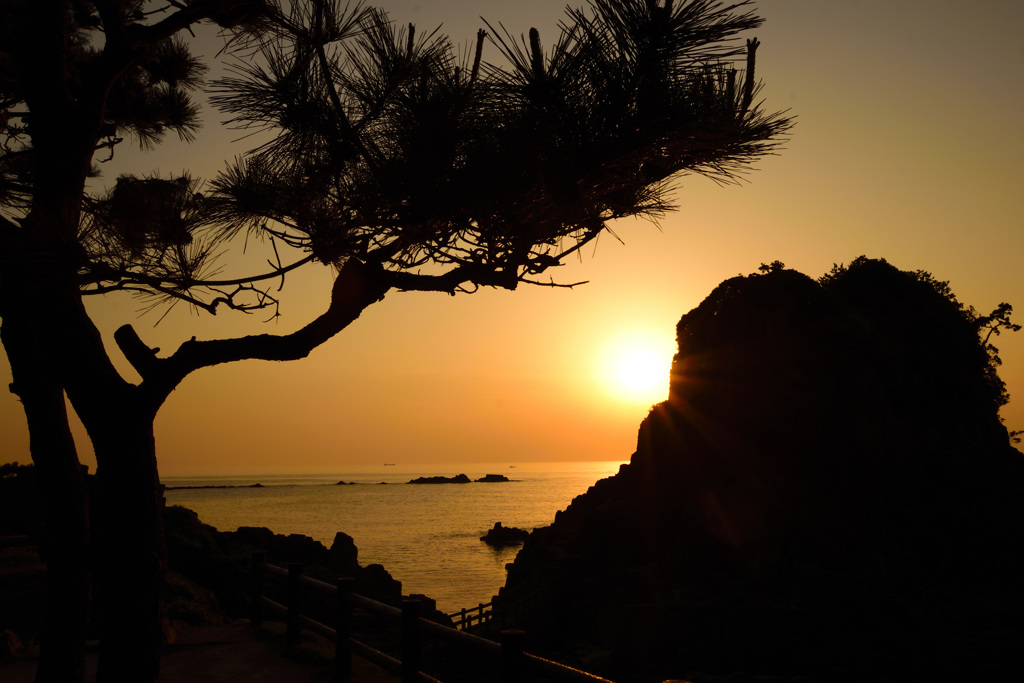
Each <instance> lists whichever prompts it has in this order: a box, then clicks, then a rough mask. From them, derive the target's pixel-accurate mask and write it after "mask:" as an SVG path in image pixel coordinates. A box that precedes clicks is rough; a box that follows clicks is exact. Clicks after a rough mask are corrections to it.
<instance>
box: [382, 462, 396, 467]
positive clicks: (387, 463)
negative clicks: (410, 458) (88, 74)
mask: <svg viewBox="0 0 1024 683" xmlns="http://www.w3.org/2000/svg"><path fill="white" fill-rule="evenodd" d="M394 466H395V463H393V462H386V463H384V467H394Z"/></svg>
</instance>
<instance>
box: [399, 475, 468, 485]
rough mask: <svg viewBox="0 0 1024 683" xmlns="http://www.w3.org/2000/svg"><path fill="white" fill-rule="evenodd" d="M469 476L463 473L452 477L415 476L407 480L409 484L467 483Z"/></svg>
mask: <svg viewBox="0 0 1024 683" xmlns="http://www.w3.org/2000/svg"><path fill="white" fill-rule="evenodd" d="M469 482H470V479H469V477H467V476H466V475H465V474H457V475H455V476H454V477H441V476H437V477H417V478H416V479H412V480H410V481H409V483H410V484H468V483H469Z"/></svg>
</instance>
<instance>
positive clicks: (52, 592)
mask: <svg viewBox="0 0 1024 683" xmlns="http://www.w3.org/2000/svg"><path fill="white" fill-rule="evenodd" d="M5 289H6V288H5ZM8 292H9V289H7V292H5V293H8ZM0 315H2V317H3V325H2V327H0V337H2V339H3V344H4V347H5V349H6V351H7V356H8V359H9V361H10V365H11V372H12V376H13V379H14V382H13V383H12V384H11V387H10V388H11V391H12V392H13V393H15V394H16V395H17V396H18V397H19V398H20V399H21V402H22V404H23V406H24V410H25V415H26V418H27V420H28V427H29V435H30V450H31V454H32V460H33V462H34V463H35V466H36V476H37V485H38V486H39V490H40V494H41V500H42V514H43V518H44V519H43V522H44V527H43V528H44V538H43V539H42V544H41V554H42V558H43V561H44V562H45V563H46V603H45V607H44V622H43V624H44V625H43V632H42V635H41V642H40V653H39V665H38V667H37V673H36V681H37V683H50V682H61V683H63V682H65V681H66V682H70V683H76V682H80V681H82V680H83V676H84V661H83V660H84V655H85V638H86V628H87V626H88V618H89V593H90V590H89V587H90V582H89V563H88V555H89V552H88V542H89V517H88V502H87V496H86V489H85V481H84V478H83V476H82V467H81V465H80V464H79V461H78V454H77V452H76V450H75V443H74V440H73V438H72V435H71V429H70V427H69V425H68V417H67V409H66V404H65V402H64V391H63V389H62V386H61V384H60V382H59V381H58V380H57V378H56V377H55V376H54V374H53V370H54V368H53V363H52V362H51V361H50V359H49V358H47V354H46V353H45V352H44V351H43V350H42V349H43V348H44V346H43V344H42V343H41V342H40V338H39V328H38V326H37V325H36V324H35V323H34V319H37V318H38V313H37V312H36V314H35V315H33V309H32V307H31V306H29V305H27V304H26V302H25V301H24V300H21V301H11V299H10V298H7V299H6V300H5V301H3V302H0Z"/></svg>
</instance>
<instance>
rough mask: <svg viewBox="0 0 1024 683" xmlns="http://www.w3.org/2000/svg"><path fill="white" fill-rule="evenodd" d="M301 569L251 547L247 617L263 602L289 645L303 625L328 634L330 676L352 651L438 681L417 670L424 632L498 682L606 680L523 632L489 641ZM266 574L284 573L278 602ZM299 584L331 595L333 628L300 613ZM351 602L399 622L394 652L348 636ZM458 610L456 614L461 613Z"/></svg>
mask: <svg viewBox="0 0 1024 683" xmlns="http://www.w3.org/2000/svg"><path fill="white" fill-rule="evenodd" d="M302 570H303V567H302V565H301V564H297V563H291V564H289V565H288V566H287V568H284V567H278V566H276V565H273V564H269V563H267V562H265V556H264V553H254V554H253V557H252V595H251V603H250V609H251V613H250V619H251V621H252V623H253V625H254V626H259V625H261V624H262V623H263V618H264V610H265V609H266V608H269V609H270V610H272V611H275V612H277V613H279V614H281V615H283V616H284V618H285V623H286V629H285V638H286V642H287V643H288V646H289V647H295V646H296V645H298V643H299V639H300V636H301V632H302V629H304V628H305V629H308V630H309V631H312V632H313V633H316V634H319V635H321V636H323V637H325V638H328V639H330V640H333V641H334V653H335V660H334V678H335V680H336V681H344V680H347V679H348V678H349V677H350V676H351V673H352V655H357V656H359V657H362V658H363V659H366V660H369V661H370V662H373V663H374V664H376V665H377V666H380V667H381V668H383V669H385V670H387V671H390V672H391V673H393V674H395V675H398V676H400V677H401V679H402V683H412V682H413V681H417V682H418V681H427V682H428V683H441V682H440V681H438V680H437V679H436V678H433V677H432V676H430V675H429V674H427V673H424V672H423V671H421V670H420V669H421V661H422V659H421V654H422V652H421V648H422V645H423V641H424V639H425V638H426V637H432V638H436V639H438V640H440V641H444V642H446V643H449V644H451V645H454V646H455V647H457V648H459V649H460V650H464V651H465V652H466V653H467V654H468V653H470V652H472V653H474V654H476V655H484V656H485V657H486V658H487V659H489V660H490V662H491V664H490V666H491V667H492V672H498V675H499V677H500V680H501V681H502V683H527V682H528V681H531V680H534V679H535V678H538V677H541V676H542V677H544V679H545V680H557V681H578V682H580V683H612V682H611V681H609V680H607V679H605V678H601V677H599V676H595V675H593V674H589V673H587V672H585V671H580V670H579V669H574V668H572V667H569V666H565V665H563V664H559V663H558V662H553V661H551V660H548V659H544V658H543V657H538V656H536V655H532V654H530V653H528V652H523V641H524V637H525V635H526V634H525V632H523V631H520V630H515V629H506V630H503V631H501V638H500V642H494V641H492V640H487V639H485V638H480V637H479V636H475V635H472V634H470V633H467V632H466V631H464V630H463V631H460V630H457V629H455V628H451V627H448V626H444V625H442V624H438V623H436V622H433V621H428V620H426V619H423V618H421V617H420V615H419V611H420V601H419V600H417V599H404V600H403V601H402V606H401V608H398V607H393V606H391V605H386V604H384V603H382V602H378V601H376V600H372V599H370V598H367V597H365V596H363V595H359V594H358V593H355V592H353V591H352V584H353V580H352V579H350V578H344V577H343V578H339V579H337V581H336V583H335V584H334V585H332V584H329V583H325V582H323V581H318V580H316V579H313V578H311V577H308V576H303V573H302ZM270 576H278V577H281V578H284V579H285V581H286V586H285V603H284V604H281V603H279V602H276V601H274V600H271V599H270V598H268V597H267V596H266V595H264V583H265V581H266V579H267V578H269V577H270ZM303 586H306V587H308V588H312V589H313V590H315V591H317V592H319V593H322V594H326V595H333V597H334V613H335V614H334V616H335V628H331V627H329V626H327V625H325V624H322V623H320V622H318V621H315V620H313V619H311V618H309V617H308V616H306V615H305V614H303V613H302V590H301V589H302V587H303ZM357 607H358V608H361V609H364V610H367V611H369V612H371V613H373V614H377V615H381V616H384V617H387V618H388V619H391V620H394V621H397V622H398V623H400V624H401V641H400V642H401V646H400V650H401V653H400V658H396V657H393V656H391V655H389V654H387V653H385V652H382V651H380V650H378V649H376V648H373V647H370V646H369V645H366V644H365V643H362V642H360V641H358V640H356V639H354V638H353V637H352V611H353V608H357ZM486 607H488V605H481V606H480V607H479V608H478V609H477V612H478V614H476V615H474V614H471V613H468V614H466V618H470V617H471V618H477V617H479V618H480V619H482V618H483V615H484V614H485V612H484V608H486ZM470 612H472V611H470ZM459 614H460V616H462V613H459ZM465 621H466V619H464V623H465Z"/></svg>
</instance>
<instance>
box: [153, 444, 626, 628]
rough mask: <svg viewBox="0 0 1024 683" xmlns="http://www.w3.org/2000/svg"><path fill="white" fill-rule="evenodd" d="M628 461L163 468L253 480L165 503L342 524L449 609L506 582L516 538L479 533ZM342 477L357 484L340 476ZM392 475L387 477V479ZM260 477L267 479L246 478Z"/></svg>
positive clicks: (234, 517)
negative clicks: (505, 541) (493, 542)
mask: <svg viewBox="0 0 1024 683" xmlns="http://www.w3.org/2000/svg"><path fill="white" fill-rule="evenodd" d="M621 464H622V463H621V462H584V463H578V462H574V463H523V464H518V465H516V466H515V467H510V466H509V465H508V464H507V463H505V464H495V463H460V464H439V465H416V466H415V467H411V466H410V467H403V466H402V465H401V464H399V465H396V466H388V467H375V468H364V469H362V470H353V471H350V472H341V473H338V474H330V475H303V476H282V475H268V476H252V477H206V478H192V477H165V478H164V480H163V483H164V484H165V485H167V486H168V487H176V486H240V487H246V488H212V489H211V488H205V489H171V490H168V491H167V493H166V497H167V504H168V505H183V506H185V507H187V508H190V509H191V510H194V511H195V512H196V513H198V515H199V519H200V520H202V521H203V522H204V523H206V524H209V525H211V526H213V527H216V528H217V529H219V530H221V531H234V530H235V529H237V528H238V527H240V526H264V527H267V528H269V529H271V530H272V531H273V532H274V533H278V534H305V535H306V536H311V537H312V538H314V539H315V540H317V541H320V542H321V543H323V544H324V545H325V546H327V547H330V545H331V543H332V542H333V541H334V535H335V533H336V532H338V531H343V532H345V533H347V534H348V535H350V536H352V538H353V539H355V543H356V547H357V548H359V564H361V565H364V566H365V565H367V564H374V563H377V564H382V565H384V567H385V568H386V569H387V570H388V571H389V572H390V573H391V575H392V576H393V577H394V578H396V579H398V580H399V581H401V582H402V592H403V593H404V594H406V595H408V594H410V593H422V594H424V595H428V596H430V597H432V598H434V599H435V600H437V607H438V609H440V610H442V611H444V612H448V613H452V612H455V611H457V610H459V609H462V608H463V607H475V606H476V605H477V604H479V603H482V602H489V601H490V599H491V596H493V595H495V594H496V593H497V592H498V588H500V587H501V586H503V585H504V584H505V564H506V563H508V562H511V561H512V560H513V559H514V558H515V556H516V553H517V552H518V550H519V547H518V546H516V547H513V548H507V549H502V550H496V549H494V548H491V547H490V546H488V545H486V544H485V543H483V542H482V541H481V540H480V536H482V535H483V534H484V533H485V532H486V531H487V530H488V529H490V528H491V527H492V526H494V523H495V522H501V523H502V524H503V525H504V526H516V527H520V528H523V529H528V530H529V529H535V528H537V527H541V526H547V525H549V524H551V523H552V522H553V521H554V519H555V513H556V512H558V511H559V510H563V509H565V508H566V507H567V506H568V505H569V503H570V502H571V501H572V499H573V498H575V497H576V496H578V495H580V494H581V493H584V492H585V491H586V490H587V489H588V488H590V486H592V485H593V484H594V482H596V481H598V480H599V479H603V478H605V477H608V476H611V475H613V474H615V473H616V472H617V471H618V469H619V466H620V465H621ZM462 473H464V474H466V475H467V476H469V478H470V479H479V478H480V477H483V476H484V475H485V474H503V475H505V476H507V477H508V478H509V479H511V480H512V481H511V482H508V483H504V482H502V483H477V482H473V483H469V484H436V485H428V484H424V485H409V484H407V483H406V482H408V481H409V480H410V479H415V478H416V477H421V476H434V475H440V476H446V477H450V476H455V475H456V474H462ZM338 481H346V482H355V484H356V485H355V486H336V485H335V484H336V483H337V482H338ZM381 482H385V483H386V485H381ZM255 483H260V484H262V485H263V486H262V487H261V488H247V487H249V486H250V485H251V484H255Z"/></svg>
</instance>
